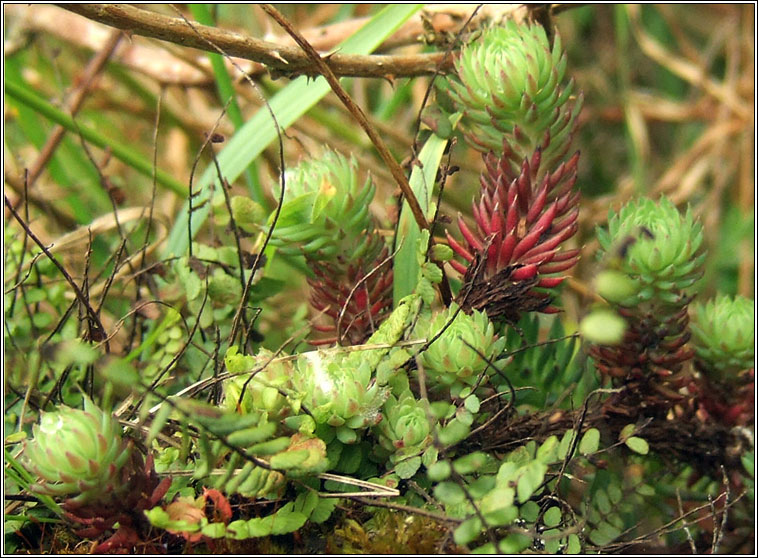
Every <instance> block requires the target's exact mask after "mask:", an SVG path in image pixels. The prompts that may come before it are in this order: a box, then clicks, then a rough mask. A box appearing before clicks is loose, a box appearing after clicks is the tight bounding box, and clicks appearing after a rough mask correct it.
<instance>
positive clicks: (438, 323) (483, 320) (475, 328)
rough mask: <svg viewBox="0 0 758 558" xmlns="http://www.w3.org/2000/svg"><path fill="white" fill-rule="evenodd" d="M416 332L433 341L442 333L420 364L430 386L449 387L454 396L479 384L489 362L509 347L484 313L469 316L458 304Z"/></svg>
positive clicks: (422, 355) (424, 354) (421, 325)
mask: <svg viewBox="0 0 758 558" xmlns="http://www.w3.org/2000/svg"><path fill="white" fill-rule="evenodd" d="M451 320H452V322H451ZM449 322H450V323H449ZM446 326H447V327H446ZM443 329H444V331H442V330H443ZM416 331H418V332H419V333H420V334H422V336H423V337H425V338H427V339H429V340H431V339H432V338H434V337H435V336H436V335H437V334H438V333H439V332H440V331H442V334H441V335H440V336H439V337H437V339H435V340H434V341H433V342H432V344H431V345H429V347H428V348H427V349H426V350H425V351H424V352H422V353H421V354H420V356H419V361H420V363H421V364H422V365H423V367H424V371H425V373H426V376H427V382H428V384H429V385H430V386H431V387H432V388H449V389H450V391H451V394H452V395H453V396H454V397H456V396H457V394H458V393H459V392H460V391H461V389H462V388H463V387H464V386H474V385H475V384H476V383H477V380H478V379H479V376H480V375H481V374H483V373H484V372H485V370H486V369H487V368H488V367H489V366H490V365H489V363H488V362H487V360H489V361H490V362H494V361H495V360H496V359H497V358H498V356H499V353H500V352H501V351H502V349H503V346H504V345H505V339H504V338H502V337H501V338H499V339H498V337H497V335H496V334H495V327H494V325H493V324H492V322H491V321H490V320H489V319H488V318H487V315H486V314H485V313H484V312H479V311H477V310H474V311H472V312H471V314H466V313H465V312H463V311H461V310H459V308H458V306H457V305H456V304H455V303H453V304H452V305H451V306H450V307H449V308H448V309H447V310H446V311H443V312H439V313H438V314H437V315H436V316H434V318H432V319H431V321H430V322H428V323H427V322H424V321H422V320H419V324H418V326H417V328H416ZM482 355H483V356H484V357H485V358H482ZM485 359H487V360H485ZM491 372H494V370H492V371H491Z"/></svg>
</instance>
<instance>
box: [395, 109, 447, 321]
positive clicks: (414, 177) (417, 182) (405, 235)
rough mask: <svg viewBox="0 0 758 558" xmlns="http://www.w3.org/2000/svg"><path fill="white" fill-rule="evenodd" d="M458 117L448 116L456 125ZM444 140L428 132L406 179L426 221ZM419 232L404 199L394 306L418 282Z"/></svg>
mask: <svg viewBox="0 0 758 558" xmlns="http://www.w3.org/2000/svg"><path fill="white" fill-rule="evenodd" d="M459 119H460V115H458V114H456V115H454V116H453V118H452V119H451V120H452V124H453V127H455V125H456V124H457V123H458V120H459ZM447 142H448V140H447V139H443V138H441V137H439V136H438V135H436V134H432V135H430V136H429V139H427V140H426V143H425V144H424V147H422V148H421V153H419V161H420V163H421V164H420V165H414V166H413V172H411V178H410V180H409V183H410V185H411V189H412V190H413V193H414V194H416V199H417V200H418V203H419V205H420V206H421V209H422V210H423V211H424V215H425V216H426V218H427V220H428V221H431V220H432V219H433V218H434V215H431V213H432V212H431V211H430V207H431V205H432V195H433V190H434V181H435V179H436V178H437V170H438V169H439V166H440V162H441V161H442V156H443V154H444V153H445V146H447ZM420 235H421V231H420V229H419V227H418V224H416V220H415V219H414V218H413V214H412V213H411V210H410V208H409V207H408V204H407V203H405V202H403V207H402V209H401V211H400V219H399V220H398V225H397V237H396V239H395V246H397V247H399V250H398V252H397V254H396V255H395V260H394V263H393V268H394V272H393V285H392V298H393V301H394V304H395V306H397V303H398V302H399V301H400V299H402V298H403V297H404V296H407V295H409V294H411V293H412V292H413V290H414V289H415V288H416V283H418V274H419V269H420V268H419V264H418V259H417V258H416V251H417V250H418V246H416V244H417V243H418V239H419V236H420Z"/></svg>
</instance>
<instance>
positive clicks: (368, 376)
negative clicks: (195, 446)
mask: <svg viewBox="0 0 758 558" xmlns="http://www.w3.org/2000/svg"><path fill="white" fill-rule="evenodd" d="M225 361H226V363H227V369H228V370H229V371H230V372H232V373H239V374H241V375H239V376H236V377H234V378H231V379H230V380H227V381H226V382H225V384H224V406H225V407H227V408H229V409H234V410H236V411H239V412H241V413H243V414H248V413H253V412H261V413H266V417H267V418H269V419H272V420H284V419H286V418H287V417H289V416H291V415H296V414H297V412H298V411H299V410H300V408H301V407H304V408H305V409H306V412H307V414H308V417H309V422H311V423H312V426H313V427H314V428H322V429H333V431H334V434H335V435H336V437H337V438H338V439H339V441H340V442H342V443H345V444H351V443H354V442H356V441H358V439H359V436H358V434H357V431H358V430H361V429H365V428H368V427H370V426H373V425H375V424H377V423H378V422H379V421H381V419H382V414H381V412H380V409H381V407H382V404H383V403H384V401H385V400H386V399H387V396H388V390H387V389H386V388H384V387H380V386H379V385H378V384H377V383H376V382H375V381H374V378H373V374H372V372H373V371H372V369H371V365H370V362H369V361H368V360H366V359H365V358H361V356H360V355H358V356H356V355H355V354H351V353H346V352H344V351H341V350H340V351H338V350H334V349H328V350H316V351H309V352H305V353H300V354H299V355H298V356H297V358H296V359H294V360H292V359H276V358H274V354H273V353H271V352H269V351H267V350H266V349H261V351H259V353H258V354H257V355H256V356H255V357H253V356H247V355H239V354H237V349H236V348H235V347H232V348H230V349H229V351H228V352H227V355H226V358H225ZM243 372H251V373H253V376H252V378H251V377H250V374H243ZM243 388H244V389H245V391H244V393H243V392H242V389H243ZM241 395H242V396H241ZM240 396H241V397H240ZM310 419H312V420H310Z"/></svg>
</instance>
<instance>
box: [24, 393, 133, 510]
mask: <svg viewBox="0 0 758 558" xmlns="http://www.w3.org/2000/svg"><path fill="white" fill-rule="evenodd" d="M32 432H33V439H32V440H30V441H29V442H28V443H27V444H26V446H25V448H24V456H25V457H24V458H25V461H26V463H27V464H28V466H29V468H30V470H31V471H33V472H34V473H35V474H37V475H38V476H39V481H38V482H37V483H35V484H32V485H31V486H30V490H31V491H32V492H36V493H37V494H45V495H49V496H61V497H62V496H69V497H72V498H71V502H72V503H75V504H88V503H105V502H107V501H109V500H110V499H112V498H113V497H114V496H115V495H116V494H117V493H118V490H119V489H120V488H121V484H120V474H119V473H120V472H121V469H122V468H123V467H124V465H125V464H126V463H127V461H129V457H130V455H131V452H132V446H131V445H130V444H128V443H126V442H125V441H124V440H123V439H122V431H121V427H120V426H119V425H118V422H117V421H116V420H115V419H114V418H113V416H111V415H110V414H109V413H106V412H104V411H102V410H101V409H100V408H98V407H97V406H96V405H95V404H94V403H93V402H92V401H90V400H89V398H87V397H85V398H84V410H80V409H73V408H71V407H67V406H65V405H61V406H60V407H59V408H58V409H57V410H56V411H51V412H43V413H42V418H41V420H40V422H39V424H35V425H34V427H33V428H32Z"/></svg>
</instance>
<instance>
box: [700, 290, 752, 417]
mask: <svg viewBox="0 0 758 558" xmlns="http://www.w3.org/2000/svg"><path fill="white" fill-rule="evenodd" d="M691 315H692V324H691V328H692V345H693V348H694V350H695V365H696V366H697V368H698V370H699V371H700V373H701V375H702V377H701V378H700V379H699V381H698V382H697V383H696V384H695V385H693V391H694V392H695V393H696V395H697V398H698V400H699V402H700V409H699V414H700V415H701V416H702V414H703V413H706V414H707V415H708V416H710V417H714V418H716V419H718V420H720V421H721V422H723V423H725V424H728V425H734V424H742V425H746V424H750V423H752V422H753V417H754V412H755V403H754V401H755V389H754V386H755V368H754V367H755V360H754V359H755V303H754V301H752V300H750V299H748V298H745V297H742V296H735V297H734V298H732V297H729V296H719V297H717V298H715V299H713V300H710V301H708V302H706V303H705V304H693V307H692V308H691Z"/></svg>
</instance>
